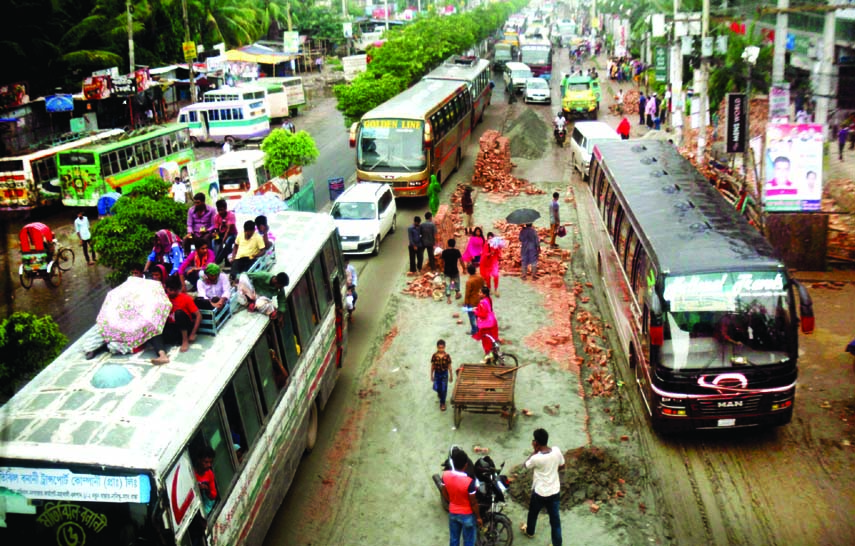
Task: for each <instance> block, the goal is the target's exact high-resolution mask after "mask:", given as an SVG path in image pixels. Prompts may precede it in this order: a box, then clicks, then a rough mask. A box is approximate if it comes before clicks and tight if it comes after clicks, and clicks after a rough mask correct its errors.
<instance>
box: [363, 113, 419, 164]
mask: <svg viewBox="0 0 855 546" xmlns="http://www.w3.org/2000/svg"><path fill="white" fill-rule="evenodd" d="M423 133H424V122H423V121H420V120H376V119H372V120H366V121H364V122H363V123H362V131H360V134H359V142H358V145H357V156H356V162H357V167H358V168H359V169H362V170H365V171H396V170H404V171H407V172H417V171H420V170H422V169H424V168H425V166H426V164H427V163H426V158H425V151H424V148H423V144H422V143H423Z"/></svg>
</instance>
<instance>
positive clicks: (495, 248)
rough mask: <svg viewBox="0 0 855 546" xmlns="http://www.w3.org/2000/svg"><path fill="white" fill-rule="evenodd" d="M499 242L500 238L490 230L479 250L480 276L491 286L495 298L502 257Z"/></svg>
mask: <svg viewBox="0 0 855 546" xmlns="http://www.w3.org/2000/svg"><path fill="white" fill-rule="evenodd" d="M501 243H502V240H501V238H500V237H496V236H495V235H493V232H492V231H491V232H490V233H488V234H487V241H486V243H485V244H484V250H483V251H482V252H481V266H480V269H481V277H483V278H484V285H485V286H486V287H487V288H491V289H492V290H493V293H494V294H495V295H496V297H497V298H498V297H499V261H500V260H501V259H502V245H501ZM491 281H492V282H491Z"/></svg>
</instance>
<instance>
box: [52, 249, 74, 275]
mask: <svg viewBox="0 0 855 546" xmlns="http://www.w3.org/2000/svg"><path fill="white" fill-rule="evenodd" d="M56 261H57V263H58V264H59V268H60V269H61V270H62V271H68V270H69V269H71V266H73V265H74V251H73V250H71V249H70V248H63V249H62V250H60V251H59V255H58V256H57V258H56Z"/></svg>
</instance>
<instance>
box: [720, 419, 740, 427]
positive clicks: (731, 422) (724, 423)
mask: <svg viewBox="0 0 855 546" xmlns="http://www.w3.org/2000/svg"><path fill="white" fill-rule="evenodd" d="M718 426H720V427H733V426H736V419H719V420H718Z"/></svg>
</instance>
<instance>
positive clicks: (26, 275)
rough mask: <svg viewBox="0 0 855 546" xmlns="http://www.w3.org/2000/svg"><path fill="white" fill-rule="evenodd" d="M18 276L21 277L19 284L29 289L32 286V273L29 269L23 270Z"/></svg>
mask: <svg viewBox="0 0 855 546" xmlns="http://www.w3.org/2000/svg"><path fill="white" fill-rule="evenodd" d="M19 276H20V278H21V286H23V287H24V288H26V289H27V290H29V289H30V287H32V286H33V274H32V273H30V272H29V271H24V272H23V273H21V274H20V275H19Z"/></svg>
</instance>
